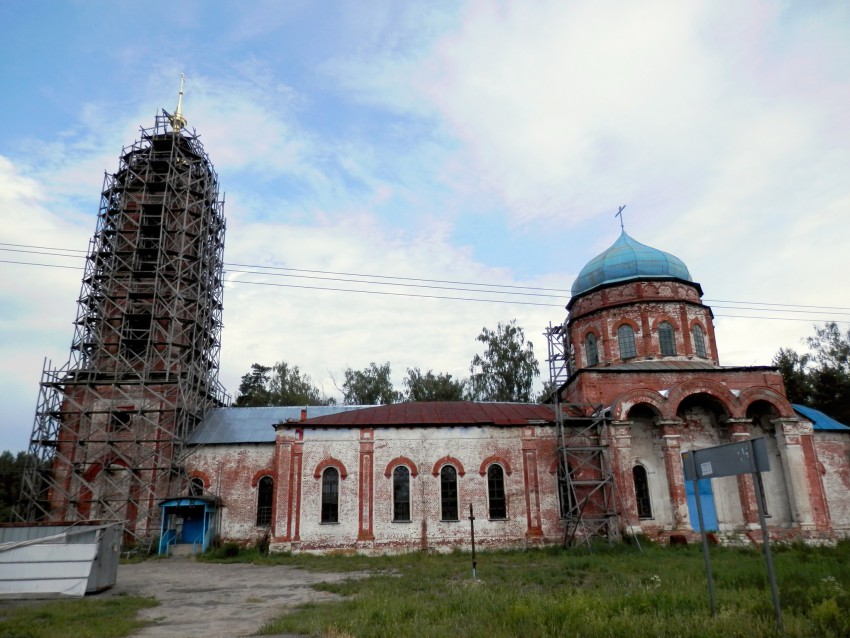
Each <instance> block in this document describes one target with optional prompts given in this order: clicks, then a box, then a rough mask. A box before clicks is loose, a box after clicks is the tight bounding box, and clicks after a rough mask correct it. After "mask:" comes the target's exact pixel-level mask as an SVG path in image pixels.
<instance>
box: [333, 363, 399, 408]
mask: <svg viewBox="0 0 850 638" xmlns="http://www.w3.org/2000/svg"><path fill="white" fill-rule="evenodd" d="M343 374H344V375H345V381H343V383H342V388H341V389H342V402H343V403H344V404H345V405H377V404H380V405H386V404H388V403H398V402H399V401H401V400H402V398H403V397H402V394H401V392H398V391H397V390H396V389H395V388H393V382H392V380H391V379H390V375H391V371H390V363H389V361H388V362H386V363H385V364H384V365H382V366H378V365H376V364H375V363H374V362H373V363H370V364H369V366H368V367H367V368H364V369H363V370H352V369H351V368H346V370H345V372H344V373H343Z"/></svg>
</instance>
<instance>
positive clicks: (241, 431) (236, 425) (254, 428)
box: [189, 405, 371, 445]
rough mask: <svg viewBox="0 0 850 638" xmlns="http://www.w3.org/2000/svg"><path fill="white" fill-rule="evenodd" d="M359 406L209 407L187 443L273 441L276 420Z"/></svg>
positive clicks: (280, 421)
mask: <svg viewBox="0 0 850 638" xmlns="http://www.w3.org/2000/svg"><path fill="white" fill-rule="evenodd" d="M363 407H371V406H360V405H308V406H306V407H305V406H283V407H262V408H216V409H215V410H210V412H208V413H207V415H206V416H205V417H204V420H203V421H202V422H201V424H200V425H199V426H198V428H197V429H196V430H195V431H194V433H192V436H191V437H190V438H189V444H190V445H215V444H227V443H274V427H272V426H273V425H274V424H276V423H286V422H288V421H289V422H298V421H300V420H301V410H307V418H308V419H309V418H313V417H317V416H326V415H329V414H337V413H339V412H348V411H350V410H359V409H361V408H363Z"/></svg>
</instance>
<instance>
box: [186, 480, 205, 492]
mask: <svg viewBox="0 0 850 638" xmlns="http://www.w3.org/2000/svg"><path fill="white" fill-rule="evenodd" d="M203 495H204V479H202V478H201V477H199V476H196V477H194V478H192V479H190V481H189V496H203Z"/></svg>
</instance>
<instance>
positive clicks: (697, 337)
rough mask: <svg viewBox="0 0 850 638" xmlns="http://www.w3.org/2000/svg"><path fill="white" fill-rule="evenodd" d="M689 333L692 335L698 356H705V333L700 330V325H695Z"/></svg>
mask: <svg viewBox="0 0 850 638" xmlns="http://www.w3.org/2000/svg"><path fill="white" fill-rule="evenodd" d="M691 334H692V335H693V336H694V351H695V352H696V355H697V356H698V357H702V358H703V359H705V358H706V356H707V355H706V354H705V333H704V332H703V331H702V326H700V325H699V324H697V325H695V326H694V328H693V330H691Z"/></svg>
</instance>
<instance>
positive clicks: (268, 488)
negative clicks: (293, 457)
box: [202, 476, 274, 527]
mask: <svg viewBox="0 0 850 638" xmlns="http://www.w3.org/2000/svg"><path fill="white" fill-rule="evenodd" d="M202 485H203V484H202ZM273 496H274V480H273V479H272V477H271V476H264V477H263V478H261V479H260V482H259V484H258V485H257V527H268V526H269V525H271V522H272V498H273Z"/></svg>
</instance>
